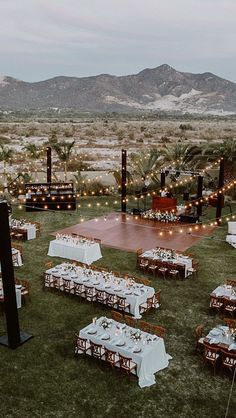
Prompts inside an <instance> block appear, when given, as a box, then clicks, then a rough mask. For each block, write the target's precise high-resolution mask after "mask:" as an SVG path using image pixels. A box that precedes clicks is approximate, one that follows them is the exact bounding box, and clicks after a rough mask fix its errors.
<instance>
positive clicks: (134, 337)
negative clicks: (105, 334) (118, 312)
mask: <svg viewBox="0 0 236 418" xmlns="http://www.w3.org/2000/svg"><path fill="white" fill-rule="evenodd" d="M130 337H131V338H132V340H134V341H135V342H137V341H140V340H141V339H142V332H141V331H140V330H139V329H138V330H137V331H135V332H133V331H131V333H130Z"/></svg>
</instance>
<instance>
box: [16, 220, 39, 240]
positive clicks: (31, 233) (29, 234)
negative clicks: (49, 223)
mask: <svg viewBox="0 0 236 418" xmlns="http://www.w3.org/2000/svg"><path fill="white" fill-rule="evenodd" d="M11 231H12V232H14V231H16V232H22V233H24V234H25V236H26V238H27V240H31V239H35V238H36V226H35V225H33V224H30V223H25V224H23V225H11Z"/></svg>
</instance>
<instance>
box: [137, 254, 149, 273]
mask: <svg viewBox="0 0 236 418" xmlns="http://www.w3.org/2000/svg"><path fill="white" fill-rule="evenodd" d="M148 265H149V260H148V259H147V258H144V257H141V258H140V263H139V268H140V270H142V271H146V270H147V268H148Z"/></svg>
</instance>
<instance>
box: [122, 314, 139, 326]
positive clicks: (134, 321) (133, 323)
mask: <svg viewBox="0 0 236 418" xmlns="http://www.w3.org/2000/svg"><path fill="white" fill-rule="evenodd" d="M124 319H125V323H126V324H127V325H129V327H132V328H136V325H137V319H135V318H133V317H132V316H129V315H124Z"/></svg>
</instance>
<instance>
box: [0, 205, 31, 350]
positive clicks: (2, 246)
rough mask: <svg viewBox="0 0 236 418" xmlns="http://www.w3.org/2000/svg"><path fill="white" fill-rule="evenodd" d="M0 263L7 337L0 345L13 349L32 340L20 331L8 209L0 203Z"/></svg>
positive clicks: (2, 337) (3, 338) (1, 339)
mask: <svg viewBox="0 0 236 418" xmlns="http://www.w3.org/2000/svg"><path fill="white" fill-rule="evenodd" d="M0 263H1V270H2V285H3V293H4V310H5V315H6V326H7V335H3V336H1V337H0V344H1V345H4V346H6V347H9V348H12V349H15V348H17V347H19V346H20V345H21V344H23V343H24V342H26V341H28V340H29V339H30V338H32V335H29V334H26V333H25V332H21V331H20V326H19V319H18V311H17V304H16V290H15V280H14V269H13V262H12V251H11V238H10V227H9V220H8V207H7V203H5V202H1V203H0Z"/></svg>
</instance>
